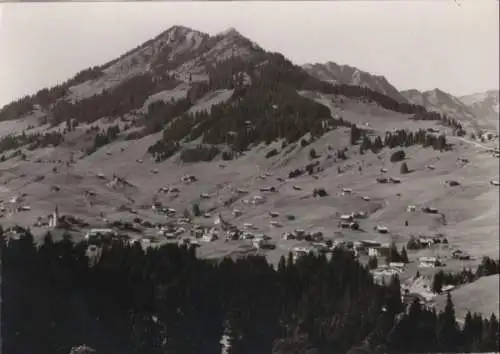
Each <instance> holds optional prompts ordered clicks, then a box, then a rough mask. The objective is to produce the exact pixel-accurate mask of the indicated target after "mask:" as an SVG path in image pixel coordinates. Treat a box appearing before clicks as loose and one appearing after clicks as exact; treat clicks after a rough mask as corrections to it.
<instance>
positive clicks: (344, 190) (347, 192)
mask: <svg viewBox="0 0 500 354" xmlns="http://www.w3.org/2000/svg"><path fill="white" fill-rule="evenodd" d="M351 194H352V189H351V188H342V195H351Z"/></svg>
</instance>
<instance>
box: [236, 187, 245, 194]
mask: <svg viewBox="0 0 500 354" xmlns="http://www.w3.org/2000/svg"><path fill="white" fill-rule="evenodd" d="M236 193H238V194H248V191H247V190H246V189H241V188H238V189H237V190H236Z"/></svg>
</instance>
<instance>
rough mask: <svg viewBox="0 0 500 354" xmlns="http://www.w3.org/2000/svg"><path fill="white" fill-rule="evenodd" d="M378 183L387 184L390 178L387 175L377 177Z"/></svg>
mask: <svg viewBox="0 0 500 354" xmlns="http://www.w3.org/2000/svg"><path fill="white" fill-rule="evenodd" d="M376 181H377V183H382V184H385V183H387V182H388V181H389V180H388V179H387V177H377V180H376Z"/></svg>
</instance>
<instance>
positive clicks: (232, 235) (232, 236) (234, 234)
mask: <svg viewBox="0 0 500 354" xmlns="http://www.w3.org/2000/svg"><path fill="white" fill-rule="evenodd" d="M239 238H240V233H239V232H238V231H237V230H232V231H228V232H226V240H228V241H236V240H238V239H239Z"/></svg>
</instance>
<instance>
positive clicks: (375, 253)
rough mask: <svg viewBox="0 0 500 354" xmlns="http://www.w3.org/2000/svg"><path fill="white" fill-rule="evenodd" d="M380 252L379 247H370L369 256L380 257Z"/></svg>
mask: <svg viewBox="0 0 500 354" xmlns="http://www.w3.org/2000/svg"><path fill="white" fill-rule="evenodd" d="M379 255H380V252H379V251H378V248H377V247H368V256H370V257H378V256H379Z"/></svg>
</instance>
